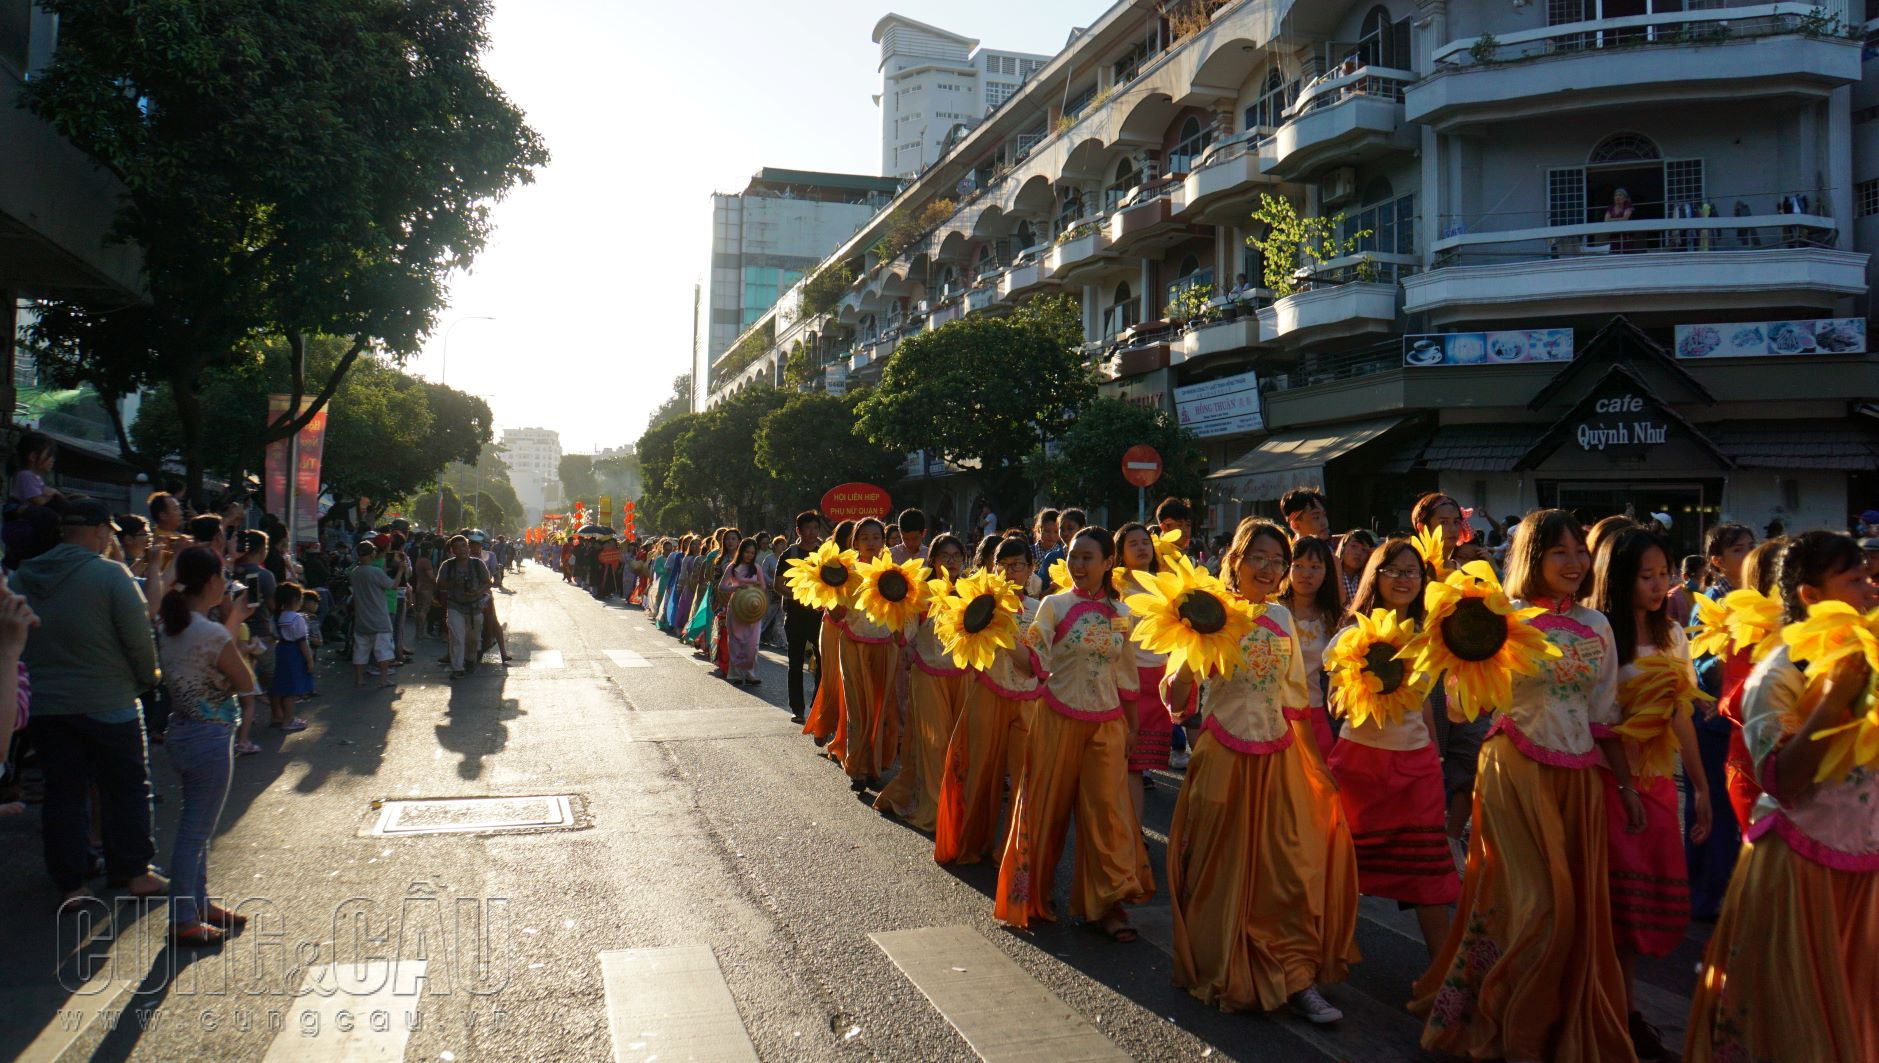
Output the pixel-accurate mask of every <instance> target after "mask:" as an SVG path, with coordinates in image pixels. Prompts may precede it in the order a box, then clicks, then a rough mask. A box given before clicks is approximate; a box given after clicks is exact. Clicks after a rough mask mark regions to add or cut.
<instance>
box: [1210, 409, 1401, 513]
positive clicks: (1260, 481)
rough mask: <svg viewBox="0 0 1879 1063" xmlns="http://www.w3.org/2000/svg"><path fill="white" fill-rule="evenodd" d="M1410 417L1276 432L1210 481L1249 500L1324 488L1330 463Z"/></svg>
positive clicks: (1233, 494) (1214, 474)
mask: <svg viewBox="0 0 1879 1063" xmlns="http://www.w3.org/2000/svg"><path fill="white" fill-rule="evenodd" d="M1407 419H1408V418H1406V417H1380V418H1377V419H1376V420H1372V421H1356V422H1353V423H1350V424H1336V425H1325V426H1323V427H1320V428H1301V429H1297V430H1294V431H1290V432H1277V433H1274V434H1273V435H1270V436H1267V437H1266V439H1265V441H1264V442H1262V443H1260V444H1259V445H1258V446H1256V447H1254V448H1253V449H1251V450H1249V451H1247V452H1246V453H1244V454H1241V455H1240V456H1239V457H1238V458H1236V459H1234V460H1233V461H1232V462H1231V463H1230V464H1228V465H1227V467H1226V468H1224V469H1221V470H1220V471H1219V472H1216V473H1213V474H1212V475H1210V476H1208V477H1207V479H1208V481H1209V485H1210V486H1212V487H1215V488H1218V489H1220V490H1222V491H1224V492H1225V493H1226V494H1228V495H1230V496H1232V497H1234V498H1237V499H1241V500H1245V501H1252V500H1259V499H1274V498H1278V497H1279V496H1280V495H1283V494H1284V493H1285V492H1287V491H1289V490H1291V489H1292V488H1294V487H1322V486H1323V485H1324V467H1325V466H1326V465H1327V464H1329V463H1330V462H1333V461H1336V460H1337V459H1339V458H1341V457H1343V456H1345V455H1346V454H1349V453H1350V452H1351V451H1353V450H1356V449H1357V448H1358V447H1361V446H1363V445H1364V444H1365V443H1368V442H1370V441H1371V440H1373V439H1376V438H1377V437H1378V436H1381V435H1382V434H1383V433H1385V432H1388V431H1389V430H1390V429H1392V428H1395V427H1396V426H1397V425H1400V424H1402V423H1403V422H1404V421H1405V420H1407Z"/></svg>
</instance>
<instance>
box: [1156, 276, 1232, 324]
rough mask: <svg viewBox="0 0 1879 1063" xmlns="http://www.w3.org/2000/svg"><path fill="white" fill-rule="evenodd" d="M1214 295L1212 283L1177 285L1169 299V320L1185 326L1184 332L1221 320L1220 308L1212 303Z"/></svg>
mask: <svg viewBox="0 0 1879 1063" xmlns="http://www.w3.org/2000/svg"><path fill="white" fill-rule="evenodd" d="M1213 297H1214V286H1213V285H1211V284H1177V285H1175V288H1174V291H1173V292H1172V293H1171V294H1170V296H1169V299H1168V320H1169V321H1172V322H1174V323H1175V324H1177V325H1182V326H1185V327H1184V328H1183V329H1182V331H1184V332H1185V331H1189V330H1192V329H1197V328H1199V327H1201V326H1202V325H1206V324H1211V323H1212V322H1214V321H1217V320H1219V319H1220V312H1219V310H1218V309H1217V308H1216V307H1214V306H1213V305H1211V304H1212V303H1213Z"/></svg>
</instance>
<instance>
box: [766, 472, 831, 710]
mask: <svg viewBox="0 0 1879 1063" xmlns="http://www.w3.org/2000/svg"><path fill="white" fill-rule="evenodd" d="M821 545H822V514H820V513H818V512H816V511H815V510H813V509H808V510H804V511H803V512H801V513H798V514H796V541H795V542H794V543H791V544H790V545H789V548H788V549H786V550H784V551H783V553H782V554H780V555H778V558H777V565H776V581H775V584H774V585H773V586H772V588H771V589H772V591H774V593H775V594H776V596H777V597H778V598H781V599H782V600H783V639H784V642H785V643H786V645H787V646H788V653H789V712H790V717H789V718H790V720H791V721H792V722H794V723H802V722H803V716H804V713H805V711H806V710H807V702H806V701H804V699H803V689H802V673H803V666H804V665H805V664H806V663H807V662H808V660H809V653H810V650H811V649H812V648H813V647H814V646H815V644H816V638H817V637H818V636H819V635H820V634H821V631H822V614H821V612H820V611H818V610H817V609H815V608H814V607H812V606H809V605H806V604H804V603H803V602H801V601H800V600H798V599H797V597H796V595H795V594H794V593H792V592H791V591H790V590H789V587H788V586H787V583H786V581H785V580H784V576H785V575H787V574H788V571H789V563H790V562H791V561H799V560H802V559H803V558H806V557H808V556H809V555H810V554H811V553H814V552H815V549H816V547H818V546H821Z"/></svg>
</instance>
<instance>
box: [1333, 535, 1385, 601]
mask: <svg viewBox="0 0 1879 1063" xmlns="http://www.w3.org/2000/svg"><path fill="white" fill-rule="evenodd" d="M1376 548H1377V537H1376V536H1375V535H1372V534H1371V533H1370V531H1369V529H1367V528H1352V529H1351V530H1350V531H1347V532H1345V533H1344V534H1343V535H1341V536H1339V537H1338V541H1337V574H1338V595H1339V599H1338V600H1339V601H1341V602H1343V603H1344V605H1345V607H1346V608H1348V607H1349V606H1350V603H1351V600H1352V599H1354V598H1356V597H1357V584H1358V582H1359V581H1361V580H1362V579H1363V578H1364V566H1365V565H1366V564H1368V563H1369V562H1370V551H1372V550H1375V549H1376Z"/></svg>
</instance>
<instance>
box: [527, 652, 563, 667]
mask: <svg viewBox="0 0 1879 1063" xmlns="http://www.w3.org/2000/svg"><path fill="white" fill-rule="evenodd" d="M566 664H567V662H566V661H564V660H562V659H561V651H560V650H536V651H535V652H534V653H531V654H529V655H528V666H529V669H530V670H531V671H537V672H546V671H551V670H553V669H556V668H561V667H563V666H565V665H566Z"/></svg>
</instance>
